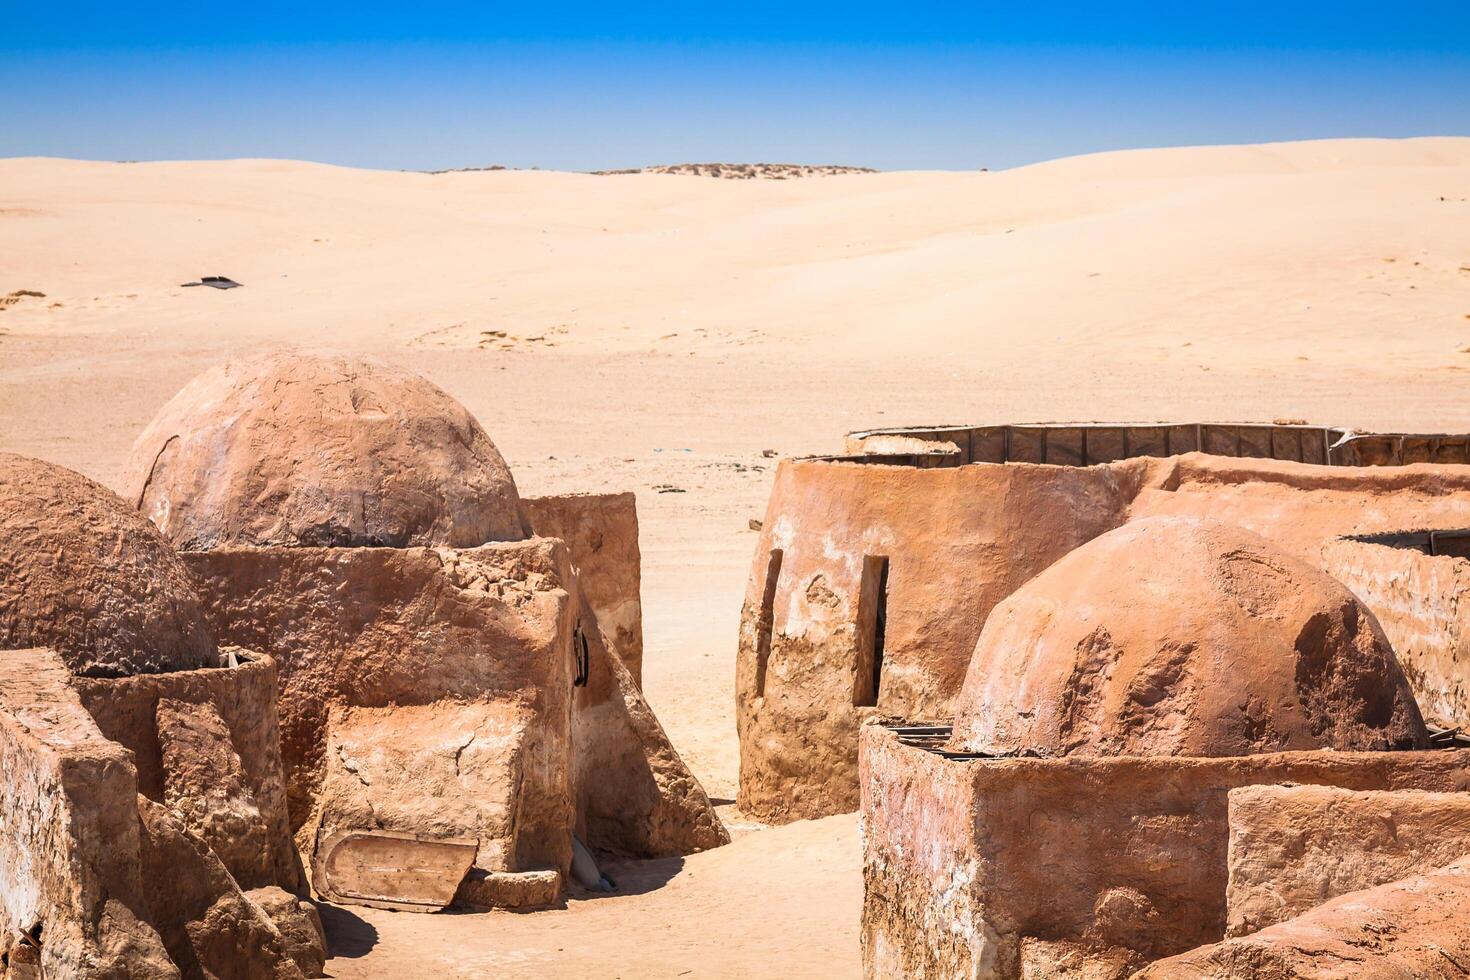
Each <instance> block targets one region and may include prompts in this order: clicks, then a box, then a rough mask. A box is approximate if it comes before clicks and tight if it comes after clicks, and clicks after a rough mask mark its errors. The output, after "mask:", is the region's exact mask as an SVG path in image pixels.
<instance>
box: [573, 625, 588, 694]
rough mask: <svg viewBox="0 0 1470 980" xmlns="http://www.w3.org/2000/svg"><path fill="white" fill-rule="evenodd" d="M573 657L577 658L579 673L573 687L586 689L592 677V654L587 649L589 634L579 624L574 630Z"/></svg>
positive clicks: (574, 679)
mask: <svg viewBox="0 0 1470 980" xmlns="http://www.w3.org/2000/svg"><path fill="white" fill-rule="evenodd" d="M572 655H573V656H574V657H576V658H577V673H576V676H575V677H573V678H572V686H573V687H586V686H587V681H588V680H589V679H590V678H591V676H592V654H591V651H590V650H589V649H588V647H587V634H586V633H585V632H584V631H583V630H582V624H581V623H580V622H579V623H577V625H576V628H574V629H573V630H572Z"/></svg>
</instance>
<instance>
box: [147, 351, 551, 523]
mask: <svg viewBox="0 0 1470 980" xmlns="http://www.w3.org/2000/svg"><path fill="white" fill-rule="evenodd" d="M122 485H123V486H124V487H125V488H126V490H125V494H126V495H127V497H128V498H129V499H130V500H131V501H133V502H134V503H135V504H136V506H137V508H138V509H139V510H140V511H142V513H143V514H144V515H145V516H146V517H148V518H149V519H150V520H152V521H153V522H154V523H155V524H157V525H158V527H159V528H160V529H162V531H163V533H164V535H165V536H167V537H168V538H169V540H171V541H173V542H174V544H175V545H177V546H178V547H179V548H181V549H203V548H217V547H221V546H224V545H230V544H251V545H269V544H286V545H333V546H344V545H379V546H381V545H388V546H394V547H404V546H406V545H449V546H451V547H460V548H464V547H473V546H475V545H478V544H484V543H485V542H487V541H514V540H519V539H521V538H523V537H525V536H526V532H525V528H524V527H523V524H522V518H521V513H520V504H519V498H518V497H517V494H516V486H515V481H514V480H513V479H512V478H511V475H510V470H509V469H508V468H507V467H506V465H505V461H504V460H503V459H502V458H501V456H500V452H499V451H498V450H497V449H496V448H495V445H494V443H492V442H491V441H490V437H489V436H487V435H486V434H485V430H484V429H482V428H481V427H480V424H479V423H478V422H477V421H475V418H474V416H473V415H471V414H470V413H469V412H468V411H466V410H465V408H464V406H462V405H460V404H459V402H457V401H455V400H454V399H453V398H451V397H449V396H448V395H446V394H445V393H444V392H443V391H441V390H440V389H439V388H437V387H435V386H434V385H432V384H430V383H429V382H428V381H425V380H424V379H423V378H421V377H419V376H418V375H415V374H412V373H410V372H407V371H403V370H400V369H398V368H394V367H389V366H388V365H386V364H383V363H382V362H379V361H374V360H370V359H367V358H362V357H355V356H347V355H343V354H321V355H315V356H313V355H304V354H300V353H296V352H287V353H270V354H264V355H257V356H253V357H247V358H242V359H240V360H236V361H230V362H228V363H226V364H223V365H220V366H218V367H215V368H212V369H210V370H208V371H206V372H205V373H203V374H201V375H200V376H199V377H197V378H195V379H194V380H193V381H191V382H190V383H189V384H188V385H187V386H185V387H184V389H183V390H182V391H180V392H179V393H178V394H177V395H175V396H174V397H173V399H172V400H171V401H170V402H169V403H168V404H167V405H165V406H164V407H163V409H162V410H161V411H160V412H159V414H158V415H157V416H156V417H155V418H154V419H153V422H152V423H151V424H150V425H149V426H148V428H147V429H145V430H144V431H143V434H142V435H141V436H139V437H138V441H137V442H136V443H135V444H134V446H133V451H132V454H131V455H130V457H129V459H128V463H127V466H126V468H125V475H124V478H123V484H122Z"/></svg>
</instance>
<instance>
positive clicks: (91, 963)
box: [0, 650, 178, 980]
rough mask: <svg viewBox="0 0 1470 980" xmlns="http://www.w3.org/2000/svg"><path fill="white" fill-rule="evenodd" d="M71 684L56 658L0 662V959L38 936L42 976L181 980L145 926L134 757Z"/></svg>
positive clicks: (43, 655)
mask: <svg viewBox="0 0 1470 980" xmlns="http://www.w3.org/2000/svg"><path fill="white" fill-rule="evenodd" d="M67 681H68V675H67V671H66V668H65V666H64V663H63V661H62V659H61V657H60V656H59V655H58V654H57V653H56V652H54V651H51V650H7V651H4V652H3V653H0V773H4V778H3V779H0V813H3V814H4V815H5V819H4V822H3V823H0V952H4V953H10V952H12V951H13V950H14V947H15V945H16V943H17V942H18V937H19V935H20V934H22V933H24V934H27V935H39V939H40V943H41V952H40V956H39V959H40V966H41V967H42V968H43V969H44V971H45V972H44V975H46V976H53V977H81V978H102V977H106V978H109V980H114V978H115V980H154V978H168V977H177V976H178V971H177V970H176V969H175V967H174V966H173V964H172V962H171V961H170V959H169V956H168V954H167V952H166V951H165V949H164V946H163V944H162V942H161V940H160V939H159V937H158V934H157V933H156V932H154V930H153V929H152V927H151V926H149V925H148V924H147V922H146V919H147V909H146V907H145V904H144V902H143V894H142V881H141V876H140V870H139V868H140V866H139V830H138V818H137V810H136V808H135V805H134V800H135V799H136V797H137V780H136V777H135V775H134V772H133V766H132V762H131V760H130V758H129V753H128V751H127V750H126V749H124V748H123V747H122V746H120V745H118V744H116V743H115V742H111V741H108V740H107V739H106V738H104V737H103V735H102V733H101V732H99V731H98V730H97V727H96V725H95V724H94V723H93V721H92V719H91V717H90V716H89V715H88V714H87V712H86V709H84V708H83V707H82V704H81V702H80V701H79V700H78V698H77V696H76V693H75V692H74V691H73V690H72V689H71V687H70V686H69V685H68V683H67ZM37 926H40V927H41V931H39V932H38V930H37Z"/></svg>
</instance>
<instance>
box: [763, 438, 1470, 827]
mask: <svg viewBox="0 0 1470 980" xmlns="http://www.w3.org/2000/svg"><path fill="white" fill-rule="evenodd" d="M1467 447H1470V438H1467V437H1466V436H1443V435H1411V434H1371V433H1361V432H1355V431H1353V430H1349V429H1342V428H1332V427H1321V426H1310V425H1300V424H1272V425H1246V424H1192V423H1191V424H1118V425H1112V424H1074V425H990V426H974V427H940V428H929V429H897V430H886V431H872V432H861V433H855V434H853V435H852V436H850V437H848V444H847V447H846V454H845V455H841V456H829V457H813V458H805V459H789V460H784V461H783V462H782V463H781V464H780V466H779V468H778V470H777V472H776V475H775V481H774V485H773V487H772V491H771V496H770V501H769V504H768V506H767V510H766V514H765V518H764V521H763V523H762V531H761V536H760V539H759V542H758V544H757V548H756V554H755V556H754V560H753V563H752V568H751V575H750V578H749V582H748V586H747V590H746V595H745V601H744V608H743V612H742V617H741V626H740V636H739V657H738V667H737V682H736V683H737V724H738V728H739V735H740V749H741V762H740V766H741V774H740V804H741V806H742V808H743V809H744V810H746V811H747V812H750V813H752V814H754V815H756V816H758V817H761V818H762V819H766V820H770V821H778V822H779V821H786V820H792V819H798V818H804V817H815V816H822V815H826V814H830V813H838V812H842V811H847V810H852V809H855V808H856V807H857V806H858V773H857V746H858V735H859V730H860V729H861V727H862V726H863V725H864V724H865V723H869V722H874V721H878V720H880V719H885V718H887V719H903V720H905V721H908V722H912V723H922V722H927V723H935V724H948V723H949V722H950V721H951V720H952V719H953V717H954V709H955V698H956V696H957V695H958V693H959V690H960V686H961V682H962V680H963V678H964V674H965V670H966V668H967V666H968V664H969V662H970V657H971V654H972V653H973V651H974V646H975V642H976V639H977V638H978V637H979V635H980V630H981V627H982V626H984V624H985V622H986V619H987V617H988V616H989V615H990V612H991V610H992V609H994V608H995V606H996V605H997V604H998V603H999V602H1000V601H1001V600H1003V599H1004V598H1006V597H1007V596H1009V595H1010V594H1012V593H1013V592H1015V591H1016V590H1017V589H1018V588H1020V587H1021V586H1022V585H1023V584H1024V583H1025V582H1027V581H1029V580H1030V579H1031V578H1033V577H1034V576H1036V575H1037V574H1039V573H1040V572H1041V571H1042V570H1044V569H1045V568H1047V567H1048V566H1050V565H1051V564H1052V563H1053V562H1055V561H1057V560H1058V559H1060V558H1062V557H1063V556H1065V555H1067V554H1068V553H1070V552H1071V551H1073V550H1074V549H1076V548H1078V547H1079V546H1081V545H1083V544H1085V543H1086V542H1088V541H1091V540H1092V539H1094V538H1096V537H1097V536H1098V535H1101V534H1103V533H1105V532H1107V531H1110V530H1112V529H1114V528H1117V527H1120V526H1122V525H1123V524H1126V523H1127V522H1129V521H1133V520H1138V519H1141V518H1147V517H1152V516H1168V515H1175V516H1206V517H1213V518H1216V519H1219V520H1222V521H1226V522H1229V523H1233V524H1237V525H1239V526H1241V527H1244V528H1247V529H1249V530H1251V531H1254V532H1256V533H1257V534H1260V535H1262V536H1263V537H1265V538H1267V539H1268V540H1271V541H1273V542H1275V543H1277V544H1279V545H1281V546H1282V547H1283V548H1284V549H1285V550H1286V551H1287V552H1289V553H1291V554H1293V555H1295V556H1296V557H1298V558H1300V559H1302V560H1305V561H1307V562H1308V563H1310V564H1313V565H1316V566H1318V567H1322V568H1325V569H1327V570H1328V571H1329V572H1332V573H1333V574H1334V575H1337V576H1339V577H1340V578H1341V579H1342V580H1343V581H1344V582H1346V583H1347V584H1349V586H1350V587H1352V588H1353V590H1354V591H1355V592H1356V593H1357V594H1358V596H1359V597H1360V598H1361V599H1363V601H1364V602H1365V603H1367V606H1368V608H1369V609H1370V610H1372V611H1373V612H1374V613H1375V614H1378V615H1379V616H1380V618H1381V620H1382V623H1383V628H1384V629H1385V631H1386V633H1387V635H1388V636H1389V638H1390V640H1391V641H1392V642H1393V645H1394V648H1395V650H1396V652H1397V654H1398V656H1399V659H1400V663H1401V665H1402V668H1403V670H1404V671H1405V673H1406V674H1407V675H1408V676H1409V677H1410V679H1411V682H1412V684H1413V685H1414V688H1415V692H1416V695H1417V696H1418V697H1419V698H1420V700H1421V703H1422V704H1423V705H1424V710H1425V712H1426V714H1427V716H1428V717H1429V718H1430V719H1431V720H1433V721H1435V722H1436V723H1437V724H1440V725H1446V726H1448V725H1451V724H1458V723H1459V722H1460V721H1461V720H1462V719H1463V718H1464V715H1463V714H1462V713H1460V709H1461V708H1462V707H1470V705H1466V700H1465V694H1464V692H1463V690H1462V688H1463V681H1462V680H1461V674H1460V671H1461V668H1460V667H1459V666H1458V665H1459V664H1460V663H1462V662H1463V657H1461V656H1460V654H1459V649H1460V647H1461V645H1462V643H1463V641H1462V640H1460V627H1459V625H1458V619H1457V617H1458V616H1459V613H1458V610H1457V607H1456V606H1455V605H1454V603H1453V602H1452V601H1451V600H1450V598H1449V597H1448V596H1447V595H1446V594H1445V593H1446V590H1450V589H1452V585H1451V584H1450V583H1449V581H1448V580H1447V579H1444V578H1443V577H1442V576H1441V577H1439V578H1437V579H1435V581H1436V582H1440V583H1442V584H1441V585H1437V586H1434V587H1431V588H1430V589H1428V590H1427V591H1423V590H1420V589H1418V588H1417V587H1416V588H1414V589H1411V590H1409V591H1412V592H1413V593H1414V596H1415V597H1414V598H1410V597H1408V595H1407V594H1406V591H1405V587H1404V584H1403V583H1404V581H1405V576H1407V575H1416V576H1418V578H1417V579H1416V580H1415V581H1419V582H1423V581H1427V578H1426V570H1427V569H1428V568H1429V567H1434V568H1436V569H1439V568H1442V567H1447V566H1448V563H1450V562H1459V563H1464V559H1463V558H1456V557H1453V556H1448V555H1444V554H1436V555H1425V554H1423V553H1422V552H1423V551H1425V550H1428V547H1429V546H1428V541H1429V537H1428V534H1429V532H1431V531H1433V532H1435V540H1436V541H1438V542H1440V546H1441V550H1443V549H1444V548H1448V547H1451V545H1450V542H1451V541H1453V540H1457V539H1454V538H1453V535H1452V534H1449V533H1446V532H1453V531H1454V530H1455V529H1461V528H1470V467H1467V466H1465V465H1463V464H1464V463H1466V461H1467V459H1470V456H1467ZM1405 534H1409V535H1410V536H1411V537H1412V535H1414V534H1418V535H1420V536H1421V537H1422V539H1423V542H1422V546H1411V547H1409V548H1403V547H1391V546H1387V545H1384V544H1382V543H1379V542H1380V541H1381V540H1387V539H1382V536H1384V535H1387V536H1389V537H1390V538H1392V539H1393V540H1395V541H1401V540H1408V539H1403V538H1401V537H1399V538H1395V537H1393V536H1396V535H1397V536H1402V535H1405ZM1414 540H1418V539H1414ZM1369 556H1372V559H1371V560H1368V558H1369ZM1455 567H1456V568H1458V567H1459V566H1458V565H1456V566H1455ZM1466 567H1470V565H1467V566H1466ZM1416 569H1417V571H1416ZM1436 574H1438V573H1436ZM1370 579H1371V581H1369V580H1370ZM1431 597H1433V598H1431Z"/></svg>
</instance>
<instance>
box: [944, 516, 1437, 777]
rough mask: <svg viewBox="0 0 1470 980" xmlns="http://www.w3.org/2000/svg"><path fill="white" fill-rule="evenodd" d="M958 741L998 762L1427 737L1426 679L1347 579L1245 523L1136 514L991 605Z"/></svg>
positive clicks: (1422, 743)
mask: <svg viewBox="0 0 1470 980" xmlns="http://www.w3.org/2000/svg"><path fill="white" fill-rule="evenodd" d="M952 746H953V747H954V748H955V749H956V750H957V751H968V752H983V753H987V754H991V755H1007V754H1017V753H1023V752H1026V753H1034V754H1040V755H1070V754H1084V755H1186V756H1229V755H1250V754H1253V753H1257V752H1283V751H1288V750H1300V749H1314V748H1334V749H1339V750H1344V751H1382V750H1390V749H1406V748H1427V747H1428V734H1427V732H1426V731H1425V729H1424V725H1423V722H1422V721H1421V719H1420V717H1419V712H1418V709H1417V708H1416V707H1415V704H1414V697H1413V694H1412V693H1411V692H1410V690H1409V685H1408V681H1407V680H1406V679H1405V678H1404V675H1403V672H1402V671H1401V670H1400V669H1399V666H1398V662H1397V661H1396V660H1395V658H1394V655H1393V650H1392V649H1391V648H1390V647H1389V644H1388V640H1387V639H1386V638H1385V637H1384V636H1383V632H1382V631H1381V630H1380V629H1379V628H1378V624H1377V623H1376V622H1375V621H1374V619H1373V616H1372V614H1371V613H1369V612H1368V611H1367V610H1365V609H1364V608H1363V607H1362V605H1361V604H1360V603H1359V602H1358V600H1357V599H1356V598H1354V597H1353V595H1352V593H1350V592H1349V591H1348V590H1347V589H1346V588H1345V587H1343V585H1342V584H1341V583H1339V582H1337V581H1336V580H1335V579H1333V578H1331V577H1330V576H1328V575H1327V574H1326V573H1324V572H1322V571H1321V570H1319V569H1317V568H1314V567H1313V566H1311V565H1308V564H1307V563H1306V562H1303V561H1302V560H1300V559H1299V558H1296V557H1294V556H1292V555H1291V554H1289V553H1287V552H1286V551H1284V550H1282V549H1281V548H1280V547H1278V546H1276V545H1273V544H1271V543H1270V542H1268V541H1266V540H1265V539H1264V538H1261V537H1260V536H1258V535H1255V534H1252V533H1251V532H1249V531H1246V530H1245V529H1243V528H1240V527H1237V526H1235V525H1230V524H1221V523H1219V522H1216V521H1206V520H1198V519H1195V518H1178V517H1155V518H1145V519H1142V520H1137V521H1131V522H1129V523H1128V524H1125V525H1124V526H1123V527H1121V528H1118V529H1117V530H1114V531H1109V532H1108V533H1107V534H1104V535H1101V536H1100V537H1098V538H1096V539H1094V540H1093V541H1090V542H1088V543H1087V544H1084V545H1082V546H1081V547H1080V548H1078V549H1077V550H1075V551H1073V552H1072V553H1070V554H1068V555H1067V556H1066V557H1064V558H1062V559H1061V560H1060V561H1058V562H1057V563H1056V564H1054V565H1052V566H1051V567H1050V568H1048V569H1047V570H1046V571H1044V572H1042V573H1041V574H1040V575H1038V576H1037V577H1036V578H1034V579H1032V580H1031V581H1030V582H1028V583H1026V584H1025V585H1023V586H1021V588H1020V589H1018V590H1017V591H1016V592H1015V593H1014V594H1013V595H1011V596H1010V597H1009V598H1007V599H1005V600H1004V601H1003V602H1001V603H1000V604H999V605H998V606H996V607H995V610H994V611H993V612H992V613H991V614H990V618H989V619H988V620H986V623H985V628H984V629H983V630H982V631H981V634H980V640H979V643H978V645H977V646H976V648H975V656H974V658H973V659H972V660H971V662H970V669H969V673H968V675H967V676H966V678H965V685H964V688H963V690H962V691H961V693H960V697H959V702H958V704H957V706H956V714H955V727H954V738H953V740H952Z"/></svg>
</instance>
